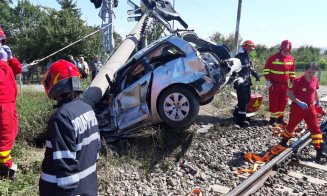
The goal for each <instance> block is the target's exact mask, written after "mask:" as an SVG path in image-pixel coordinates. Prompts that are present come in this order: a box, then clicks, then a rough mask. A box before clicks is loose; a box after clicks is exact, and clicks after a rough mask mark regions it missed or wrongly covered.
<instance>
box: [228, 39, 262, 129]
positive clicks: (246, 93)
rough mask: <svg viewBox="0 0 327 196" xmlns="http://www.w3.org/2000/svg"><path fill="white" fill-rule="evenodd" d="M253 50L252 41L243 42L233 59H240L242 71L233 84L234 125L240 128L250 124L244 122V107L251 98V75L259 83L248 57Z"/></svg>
mask: <svg viewBox="0 0 327 196" xmlns="http://www.w3.org/2000/svg"><path fill="white" fill-rule="evenodd" d="M254 48H255V45H254V43H253V41H251V40H246V41H245V42H243V44H242V47H241V48H240V50H239V51H238V54H237V55H236V56H235V58H238V59H240V61H241V64H242V69H241V71H240V72H239V77H238V78H237V79H236V81H235V82H234V88H235V89H236V93H237V101H238V103H237V106H236V107H235V111H234V116H235V123H236V124H237V125H239V126H241V127H246V126H249V125H250V123H249V122H248V121H247V120H246V105H247V104H248V103H249V101H250V97H251V89H250V86H251V85H252V83H251V75H252V76H254V77H255V78H256V81H259V80H260V79H259V76H258V74H257V73H256V72H255V71H254V69H253V66H252V62H251V59H250V57H249V54H250V52H251V51H252V50H253V49H254Z"/></svg>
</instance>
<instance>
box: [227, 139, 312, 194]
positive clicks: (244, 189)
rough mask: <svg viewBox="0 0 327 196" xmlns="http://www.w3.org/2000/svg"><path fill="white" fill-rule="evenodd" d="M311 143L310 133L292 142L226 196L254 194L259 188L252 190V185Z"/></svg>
mask: <svg viewBox="0 0 327 196" xmlns="http://www.w3.org/2000/svg"><path fill="white" fill-rule="evenodd" d="M310 141H311V137H310V132H308V133H306V134H305V135H304V136H302V137H301V138H300V139H298V140H297V141H296V142H294V143H293V144H292V145H291V146H290V147H288V148H286V149H285V150H284V151H283V152H282V153H280V154H279V155H277V156H276V157H275V158H274V159H272V160H271V161H269V162H268V163H267V164H266V165H264V166H263V167H262V168H260V169H259V170H258V171H257V172H255V173H254V174H253V175H252V176H250V177H249V178H247V179H246V180H244V181H243V182H242V183H241V184H240V185H238V186H237V187H235V188H234V189H233V190H232V191H230V192H229V193H228V194H227V195H228V196H236V195H242V196H243V195H249V194H251V193H254V192H255V191H257V190H258V189H259V188H260V186H258V187H256V188H254V187H253V185H255V183H256V182H258V181H260V180H261V179H262V178H264V177H266V176H267V173H269V172H270V171H271V170H272V168H273V167H274V166H275V165H278V164H279V163H281V162H283V161H284V160H286V159H287V158H288V157H290V156H291V155H292V154H293V153H294V152H298V151H299V150H301V149H302V148H303V147H304V146H306V145H308V144H309V143H310Z"/></svg>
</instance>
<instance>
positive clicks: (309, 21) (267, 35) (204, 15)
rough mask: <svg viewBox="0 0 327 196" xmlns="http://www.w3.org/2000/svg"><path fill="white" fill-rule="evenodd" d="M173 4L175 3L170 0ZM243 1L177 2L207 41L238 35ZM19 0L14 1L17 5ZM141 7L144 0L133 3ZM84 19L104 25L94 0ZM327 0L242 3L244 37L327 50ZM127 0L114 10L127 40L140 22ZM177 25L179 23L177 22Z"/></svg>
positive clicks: (83, 2) (81, 2)
mask: <svg viewBox="0 0 327 196" xmlns="http://www.w3.org/2000/svg"><path fill="white" fill-rule="evenodd" d="M170 1H171V2H172V3H173V0H170ZM238 1H239V0H175V10H176V11H177V12H178V13H179V14H180V16H181V17H182V18H183V20H184V21H185V22H186V23H188V25H189V29H194V30H195V32H196V33H197V34H198V35H199V36H200V37H202V38H204V39H209V37H210V36H211V35H212V34H213V33H215V32H217V31H218V32H220V33H222V34H223V35H225V36H227V35H228V34H230V33H233V32H235V27H236V17H237V7H238ZM15 2H17V0H14V3H15ZM30 2H32V3H33V4H40V5H43V6H48V7H53V8H56V9H60V6H59V4H58V3H57V1H56V0H30ZM133 2H134V3H136V4H139V2H140V0H133ZM77 6H78V7H79V8H81V11H82V19H83V20H85V21H86V22H87V24H89V25H96V26H98V25H101V22H102V21H101V19H100V18H99V17H98V13H99V11H100V9H95V8H94V6H93V4H92V3H91V2H90V0H77ZM326 8H327V0H242V10H241V21H240V35H241V36H242V38H243V40H247V39H250V40H252V41H254V42H255V43H256V44H264V45H266V46H268V47H270V46H275V45H277V44H280V43H281V41H282V40H285V39H288V40H290V41H291V42H292V43H293V47H299V46H305V45H311V46H314V47H319V48H325V49H326V48H327V25H326V22H325V20H326V18H327V14H326V13H325V14H323V13H324V12H326ZM129 9H132V8H131V7H129V6H128V5H127V0H119V5H118V7H117V8H115V9H114V12H115V15H116V19H115V21H114V29H115V31H116V32H118V33H119V34H120V35H121V36H122V37H125V36H126V35H127V34H128V33H129V32H130V31H131V30H132V28H133V27H134V25H135V24H136V22H127V17H128V15H127V10H129ZM175 24H176V23H175Z"/></svg>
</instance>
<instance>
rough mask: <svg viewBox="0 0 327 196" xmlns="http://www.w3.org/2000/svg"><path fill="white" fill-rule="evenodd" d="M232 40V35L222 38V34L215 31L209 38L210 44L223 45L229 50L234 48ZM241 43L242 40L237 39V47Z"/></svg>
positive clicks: (233, 36)
mask: <svg viewBox="0 0 327 196" xmlns="http://www.w3.org/2000/svg"><path fill="white" fill-rule="evenodd" d="M234 39H235V35H234V33H230V34H229V35H228V36H224V35H223V34H221V33H220V32H218V31H217V32H215V33H213V34H212V35H211V36H210V40H211V41H212V42H215V43H217V44H225V45H226V46H227V47H228V48H229V49H231V50H232V49H233V48H234ZM241 42H242V38H240V39H239V41H238V45H241Z"/></svg>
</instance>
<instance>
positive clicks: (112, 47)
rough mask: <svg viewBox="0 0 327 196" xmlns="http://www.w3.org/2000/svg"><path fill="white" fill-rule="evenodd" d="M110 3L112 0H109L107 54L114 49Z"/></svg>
mask: <svg viewBox="0 0 327 196" xmlns="http://www.w3.org/2000/svg"><path fill="white" fill-rule="evenodd" d="M112 4H113V0H109V24H111V25H109V29H108V32H109V54H111V53H112V51H114V21H113V17H112V13H113V11H112Z"/></svg>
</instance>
